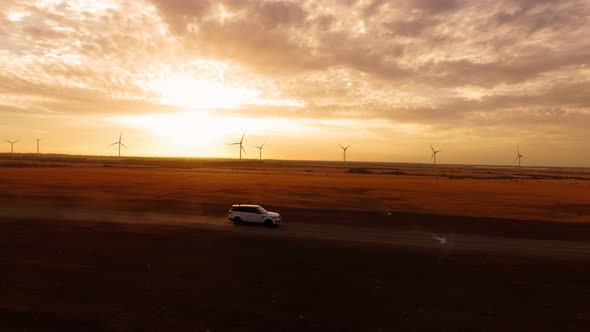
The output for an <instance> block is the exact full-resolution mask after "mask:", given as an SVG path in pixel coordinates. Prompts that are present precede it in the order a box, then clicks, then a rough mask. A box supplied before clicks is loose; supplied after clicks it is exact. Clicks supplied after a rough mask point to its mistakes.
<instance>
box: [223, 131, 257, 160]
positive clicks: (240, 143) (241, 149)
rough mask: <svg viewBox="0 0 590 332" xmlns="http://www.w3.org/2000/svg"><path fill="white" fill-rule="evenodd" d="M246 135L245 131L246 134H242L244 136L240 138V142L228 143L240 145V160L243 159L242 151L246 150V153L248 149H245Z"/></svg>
mask: <svg viewBox="0 0 590 332" xmlns="http://www.w3.org/2000/svg"><path fill="white" fill-rule="evenodd" d="M244 136H246V132H244V134H243V135H242V138H241V139H240V141H239V142H236V143H230V144H228V145H239V146H240V160H242V151H244V153H246V150H245V149H244V146H243V144H242V143H243V142H244ZM263 145H264V144H263ZM261 153H262V151H261ZM246 154H247V153H246Z"/></svg>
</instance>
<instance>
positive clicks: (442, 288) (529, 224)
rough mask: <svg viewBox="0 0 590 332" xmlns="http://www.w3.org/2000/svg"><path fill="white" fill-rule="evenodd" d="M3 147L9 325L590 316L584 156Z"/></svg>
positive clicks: (550, 325) (419, 324) (578, 325)
mask: <svg viewBox="0 0 590 332" xmlns="http://www.w3.org/2000/svg"><path fill="white" fill-rule="evenodd" d="M1 157H2V156H0V332H4V331H76V332H79V331H589V330H590V329H589V327H590V304H589V303H590V268H589V263H590V175H589V172H588V170H587V169H541V168H530V169H523V170H520V169H517V170H514V169H510V168H506V167H504V168H502V167H492V168H489V167H471V166H469V167H468V166H457V165H450V166H444V167H443V166H441V167H436V168H434V167H426V166H424V165H405V166H404V165H398V164H392V165H385V164H375V165H373V164H359V163H355V165H354V167H355V168H350V169H349V164H347V165H346V166H344V165H342V164H341V163H308V162H305V163H299V162H296V163H294V162H283V161H273V162H270V163H267V162H263V163H260V162H248V163H242V162H239V163H238V162H236V161H232V162H230V161H208V162H205V161H200V160H173V159H171V160H168V159H146V160H144V159H129V160H118V159H117V160H116V162H115V159H112V158H111V159H112V160H104V158H103V159H97V160H94V159H92V160H89V159H82V160H80V161H77V160H73V159H72V157H69V158H66V159H59V158H58V159H55V158H56V157H52V158H53V159H49V160H45V159H46V157H45V156H43V157H42V158H37V157H35V158H34V159H31V158H30V156H28V157H27V156H21V157H22V158H21V157H19V158H20V159H19V158H16V159H15V158H12V156H10V159H9V160H4V161H2V160H1ZM25 157H27V158H28V159H26V160H25V159H23V158H25ZM60 158H61V157H60ZM21 159H23V160H21ZM105 162H108V163H105ZM145 163H147V164H145ZM200 164H203V165H200ZM351 167H352V166H351ZM351 170H352V171H354V172H351ZM359 172H360V173H359ZM240 202H241V203H246V202H247V203H259V204H263V205H264V206H265V207H267V208H269V209H270V210H276V211H279V212H280V213H281V215H282V216H283V217H284V219H285V220H286V222H287V223H286V224H285V225H283V226H281V227H280V228H277V229H266V228H263V227H252V226H239V227H238V226H234V225H232V224H230V223H229V222H228V220H227V219H225V214H226V212H227V209H228V208H229V207H230V206H231V204H234V203H240Z"/></svg>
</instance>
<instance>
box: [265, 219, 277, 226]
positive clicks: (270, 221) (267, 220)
mask: <svg viewBox="0 0 590 332" xmlns="http://www.w3.org/2000/svg"><path fill="white" fill-rule="evenodd" d="M274 225H275V224H274V223H273V222H272V220H270V219H266V220H265V221H264V226H266V227H273V226H274Z"/></svg>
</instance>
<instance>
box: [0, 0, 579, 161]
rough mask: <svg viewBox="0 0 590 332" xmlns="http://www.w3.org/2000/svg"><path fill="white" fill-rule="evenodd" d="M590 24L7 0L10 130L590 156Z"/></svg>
mask: <svg viewBox="0 0 590 332" xmlns="http://www.w3.org/2000/svg"><path fill="white" fill-rule="evenodd" d="M589 26H590V2H588V1H585V0H579V1H575V0H572V1H567V0H564V1H551V0H506V1H492V0H489V1H488V0H473V1H467V0H399V1H386V0H364V1H363V0H358V1H355V0H331V1H330V0H328V1H311V0H309V1H287V0H285V1H271V0H269V1H262V0H260V1H259V0H221V1H206V0H199V1H189V0H186V1H183V0H137V1H123V0H120V1H114V0H103V1H89V0H88V1H81V0H72V1H67V0H2V1H0V139H9V140H16V139H19V138H20V139H22V141H21V142H19V143H17V144H16V145H15V151H16V152H33V151H35V140H34V139H33V138H34V137H41V138H44V140H43V141H42V143H41V150H42V152H48V153H49V152H54V153H73V154H81V153H83V154H100V155H112V154H115V153H116V148H115V147H110V148H109V147H107V145H108V144H110V143H112V142H114V141H116V140H117V138H118V135H119V131H120V130H124V134H123V142H124V143H125V144H126V145H127V146H128V147H129V150H128V151H124V153H125V154H129V155H156V156H160V155H161V156H170V155H173V156H196V157H236V156H237V152H238V150H237V148H236V147H235V146H229V145H228V144H229V143H232V142H235V141H237V140H239V137H240V136H241V134H242V133H243V132H244V131H246V132H247V133H246V139H245V141H246V144H245V148H246V150H247V151H248V155H247V157H249V158H254V157H256V156H257V155H258V154H257V150H256V149H255V148H253V147H252V146H253V145H259V144H262V143H264V142H267V145H266V147H265V156H266V157H268V158H277V159H323V160H338V159H339V158H341V150H340V148H339V147H338V144H343V145H348V144H352V147H351V148H350V150H349V151H348V159H349V160H375V161H399V162H429V158H430V147H429V144H431V143H432V144H433V145H435V147H436V148H437V149H440V150H442V152H441V153H440V154H439V156H438V161H439V162H441V163H476V164H511V163H512V162H513V160H514V158H515V154H516V151H515V150H516V145H517V144H518V145H520V147H521V150H522V152H523V154H524V155H525V158H526V159H523V163H524V164H529V165H556V166H590V149H588V147H587V144H588V142H590V130H588V128H589V127H590V93H589V91H590V66H589V65H590V34H589V33H588V27H589ZM9 149H10V145H9V144H8V143H3V145H0V150H4V151H9Z"/></svg>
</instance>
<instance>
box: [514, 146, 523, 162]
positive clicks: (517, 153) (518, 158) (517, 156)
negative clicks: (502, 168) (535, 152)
mask: <svg viewBox="0 0 590 332" xmlns="http://www.w3.org/2000/svg"><path fill="white" fill-rule="evenodd" d="M522 158H524V155H522V154H520V149H519V148H518V145H517V146H516V159H514V161H513V162H516V161H517V160H518V168H520V159H522Z"/></svg>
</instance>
